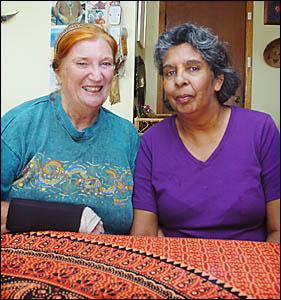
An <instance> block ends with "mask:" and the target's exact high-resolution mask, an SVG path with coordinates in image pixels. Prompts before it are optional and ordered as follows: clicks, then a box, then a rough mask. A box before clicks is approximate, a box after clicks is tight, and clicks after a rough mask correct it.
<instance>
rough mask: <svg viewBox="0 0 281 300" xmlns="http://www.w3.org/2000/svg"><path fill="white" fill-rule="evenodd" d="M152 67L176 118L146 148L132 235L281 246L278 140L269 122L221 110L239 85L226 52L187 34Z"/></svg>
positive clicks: (206, 36) (164, 40)
mask: <svg viewBox="0 0 281 300" xmlns="http://www.w3.org/2000/svg"><path fill="white" fill-rule="evenodd" d="M154 58H155V63H156V66H157V68H158V71H159V73H160V74H161V75H163V83H164V91H165V94H166V97H167V99H168V101H169V105H170V107H171V108H172V109H173V111H174V112H175V114H174V115H173V116H172V117H170V118H168V119H166V120H164V121H162V122H160V123H159V124H157V125H155V126H153V127H152V128H150V129H149V130H148V131H146V132H145V134H144V135H143V137H142V139H141V145H140V149H139V152H138V156H137V161H136V169H135V177H134V181H135V187H134V196H133V206H134V222H133V226H132V229H131V234H132V235H157V229H158V228H159V227H161V229H162V231H163V233H164V236H168V237H197V238H211V239H236V240H251V241H272V242H279V241H280V212H279V211H280V209H279V207H280V175H279V174H280V172H279V170H280V148H279V145H280V138H279V132H278V129H277V127H276V125H275V124H274V122H273V120H272V118H271V117H270V116H269V115H268V114H265V113H262V112H257V111H253V110H249V109H244V108H238V107H232V106H229V105H226V104H224V102H225V101H227V100H228V99H229V98H230V97H231V96H232V95H234V94H235V92H236V90H237V88H238V86H239V83H240V80H239V77H238V76H237V74H236V73H235V72H234V70H233V69H232V67H231V65H230V59H229V55H228V53H227V49H226V47H225V45H224V44H223V42H220V41H219V40H218V38H217V37H216V36H215V35H214V34H212V33H211V31H210V30H209V29H207V28H204V27H201V26H197V25H194V24H182V25H179V26H176V27H174V28H172V29H171V30H170V31H168V32H165V33H163V34H162V35H161V36H160V37H159V40H158V43H157V45H156V48H155V53H154Z"/></svg>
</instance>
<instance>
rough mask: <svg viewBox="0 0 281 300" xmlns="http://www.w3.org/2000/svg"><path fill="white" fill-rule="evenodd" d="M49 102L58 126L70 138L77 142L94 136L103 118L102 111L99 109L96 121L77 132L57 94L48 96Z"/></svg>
mask: <svg viewBox="0 0 281 300" xmlns="http://www.w3.org/2000/svg"><path fill="white" fill-rule="evenodd" d="M50 100H51V101H52V103H53V105H54V110H55V115H56V117H57V119H58V121H59V122H60V124H61V125H62V126H63V127H64V128H65V130H66V131H67V133H68V134H69V135H70V136H71V138H72V139H73V140H75V141H77V142H79V141H83V140H88V139H90V138H91V137H93V136H94V133H95V131H96V130H97V129H98V127H99V126H100V124H101V120H102V119H103V118H104V110H103V108H102V107H101V108H100V111H99V115H98V118H97V120H96V121H95V122H94V123H93V124H92V125H91V126H90V127H88V128H85V129H83V130H82V131H79V130H77V128H76V127H75V126H74V125H73V123H72V122H71V119H70V118H69V116H68V114H67V113H66V112H65V110H64V109H63V106H62V101H61V95H60V93H59V92H54V93H52V94H51V95H50Z"/></svg>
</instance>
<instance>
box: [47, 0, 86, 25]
mask: <svg viewBox="0 0 281 300" xmlns="http://www.w3.org/2000/svg"><path fill="white" fill-rule="evenodd" d="M85 2H86V1H52V7H51V24H52V25H68V24H70V23H76V22H78V23H80V22H85V4H86V3H85Z"/></svg>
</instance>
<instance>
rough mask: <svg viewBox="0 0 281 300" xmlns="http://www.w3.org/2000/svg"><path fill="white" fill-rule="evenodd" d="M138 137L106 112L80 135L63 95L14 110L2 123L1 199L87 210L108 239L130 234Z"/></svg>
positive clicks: (42, 98)
mask: <svg viewBox="0 0 281 300" xmlns="http://www.w3.org/2000/svg"><path fill="white" fill-rule="evenodd" d="M138 144H139V137H138V134H137V131H136V129H135V127H134V126H133V124H132V123H130V122H129V121H128V120H125V119H123V118H121V117H119V116H117V115H115V114H113V113H111V112H110V111H108V110H107V109H105V108H101V109H100V112H99V116H98V118H97V120H96V122H95V123H94V124H92V126H91V127H89V128H85V129H84V130H82V131H78V130H77V129H76V128H75V127H74V125H73V124H72V122H71V120H70V118H69V116H68V115H67V114H66V112H65V111H64V109H63V106H62V103H61V96H60V94H59V93H51V94H50V95H48V96H44V97H41V98H39V99H35V100H32V101H29V102H26V103H23V104H22V105H19V106H17V107H16V108H14V109H12V110H10V111H9V112H8V113H7V114H5V115H4V116H3V118H2V119H1V168H2V172H1V199H5V200H9V199H10V198H24V199H34V200H43V201H56V202H63V203H74V204H85V205H87V206H89V207H90V208H92V209H93V210H94V211H95V213H96V214H97V215H98V216H99V217H100V218H101V219H102V221H103V224H104V227H105V231H106V233H110V234H128V233H129V229H130V227H131V224H132V219H133V209H132V190H133V172H134V163H135V157H136V155H137V150H138Z"/></svg>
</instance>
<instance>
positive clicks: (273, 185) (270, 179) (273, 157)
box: [259, 116, 280, 201]
mask: <svg viewBox="0 0 281 300" xmlns="http://www.w3.org/2000/svg"><path fill="white" fill-rule="evenodd" d="M259 154H260V157H259V158H260V163H261V166H262V174H261V178H262V184H263V189H264V194H265V199H266V201H270V200H275V199H280V133H279V131H278V128H277V127H276V125H275V123H274V121H273V120H272V118H271V117H270V116H268V117H267V119H266V121H265V123H264V126H263V130H262V134H261V143H260V152H259Z"/></svg>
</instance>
